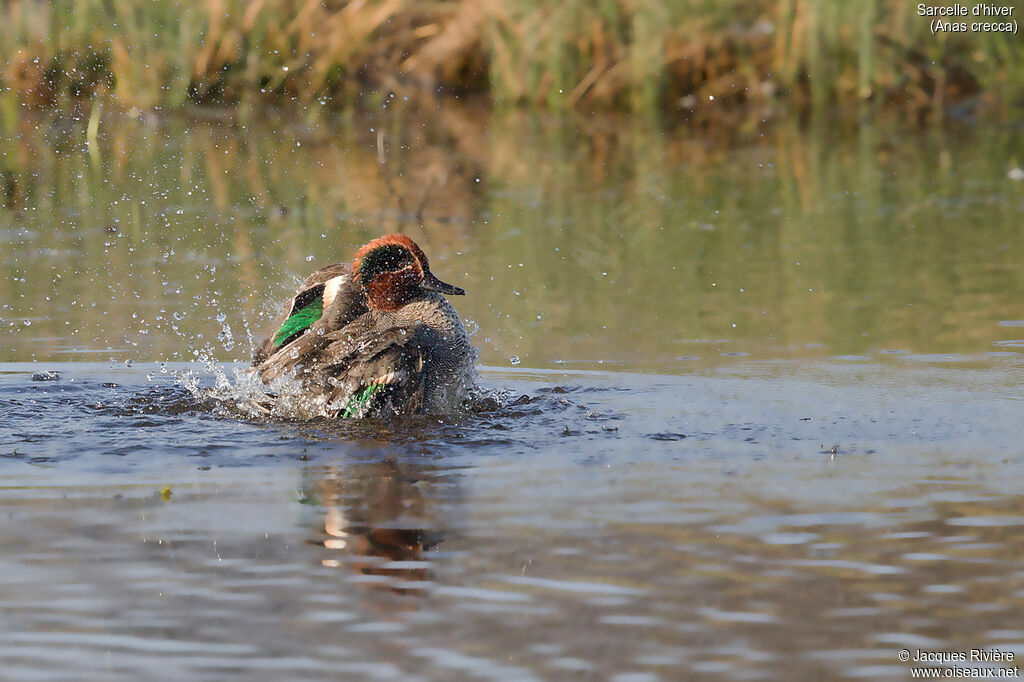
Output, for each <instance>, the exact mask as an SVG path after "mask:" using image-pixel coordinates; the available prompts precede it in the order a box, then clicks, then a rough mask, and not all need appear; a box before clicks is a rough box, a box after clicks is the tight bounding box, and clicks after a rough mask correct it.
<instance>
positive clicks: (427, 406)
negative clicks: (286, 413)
mask: <svg viewBox="0 0 1024 682" xmlns="http://www.w3.org/2000/svg"><path fill="white" fill-rule="evenodd" d="M465 293H466V292H465V290H463V289H461V288H460V287H457V286H454V285H452V284H446V283H445V282H442V281H441V280H439V279H438V278H437V277H436V276H435V275H434V274H433V273H432V272H431V271H430V265H429V263H428V261H427V257H426V255H425V254H424V253H423V250H422V249H421V248H420V247H419V246H418V245H417V244H416V243H415V242H414V241H413V240H412V239H410V238H409V237H408V236H406V235H404V234H389V235H385V236H382V237H378V238H377V239H374V240H372V241H370V242H369V243H368V244H365V245H364V246H362V247H361V248H359V250H358V251H356V254H355V257H354V258H353V260H352V263H351V265H346V264H343V263H335V264H333V265H328V266H326V267H323V268H321V269H319V270H317V271H316V272H314V273H312V274H311V275H309V276H308V277H307V278H306V279H305V280H304V281H303V282H302V284H301V285H300V286H299V289H298V291H297V292H296V293H295V295H294V296H292V298H291V299H290V300H288V301H287V302H286V303H285V304H284V306H283V309H282V311H281V314H280V315H279V316H278V318H277V320H276V321H275V323H274V326H273V330H274V331H273V333H272V334H271V335H269V336H268V337H267V338H266V339H264V340H263V341H262V343H260V344H259V345H258V346H257V348H256V351H255V353H254V356H253V367H252V371H254V372H256V373H258V375H259V377H260V379H261V380H262V381H263V383H264V384H269V383H271V382H273V381H275V380H276V379H278V378H280V377H287V376H290V377H293V378H294V379H296V380H298V381H299V382H300V386H301V394H302V395H303V396H305V397H309V398H311V399H313V400H315V401H316V404H318V405H319V406H321V413H322V414H324V415H325V416H330V417H343V418H363V417H373V418H384V417H391V416H399V415H412V414H423V413H446V412H454V411H456V410H457V408H458V406H459V405H460V404H461V402H462V400H463V399H464V398H465V396H466V393H467V391H468V389H469V387H470V385H471V384H472V376H473V365H474V357H475V353H474V351H473V349H472V346H471V345H470V342H469V335H468V334H467V333H466V328H465V325H464V324H463V323H462V319H461V318H460V317H459V314H458V312H456V310H455V307H454V306H453V305H452V304H451V303H450V302H449V301H448V299H447V298H445V296H462V295H465Z"/></svg>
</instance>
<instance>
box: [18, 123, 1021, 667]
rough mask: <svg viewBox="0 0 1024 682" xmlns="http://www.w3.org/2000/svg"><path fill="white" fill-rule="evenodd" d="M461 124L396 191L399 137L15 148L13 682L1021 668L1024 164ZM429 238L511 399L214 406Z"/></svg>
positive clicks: (643, 133) (154, 127)
mask: <svg viewBox="0 0 1024 682" xmlns="http://www.w3.org/2000/svg"><path fill="white" fill-rule="evenodd" d="M437 116H438V118H437V119H431V120H429V121H427V122H428V123H430V125H420V121H419V120H417V119H409V118H405V119H402V118H401V117H399V119H398V120H397V122H396V121H388V122H386V127H385V130H388V131H389V133H388V134H389V136H391V135H393V136H394V137H395V138H396V140H395V141H394V142H392V143H389V146H388V153H389V154H391V155H392V156H391V157H390V158H389V160H388V164H387V165H386V166H385V167H383V168H382V167H381V166H380V165H379V163H378V159H377V148H376V136H375V134H373V133H371V132H369V131H368V130H367V128H369V127H371V126H372V125H376V123H374V124H363V123H348V124H345V123H341V122H339V123H338V124H337V126H336V128H333V129H327V128H326V127H323V126H316V127H310V128H309V129H306V128H303V127H301V126H295V125H285V124H283V123H282V120H281V119H273V118H271V119H269V120H266V121H247V122H245V123H244V126H245V127H244V128H243V127H241V126H242V125H243V124H242V123H238V124H237V125H230V124H228V123H224V122H216V121H213V122H209V121H208V122H197V121H190V120H179V119H173V118H171V119H156V120H148V119H147V120H142V121H134V120H132V119H122V120H119V121H117V125H113V122H105V123H104V124H103V125H102V126H101V134H100V138H101V145H100V149H99V150H98V151H97V152H96V154H90V153H89V151H88V150H87V149H86V148H85V147H84V146H83V145H82V144H81V141H82V139H84V132H83V131H82V130H80V128H81V126H82V123H81V122H79V123H77V124H75V123H73V122H72V123H67V124H66V125H65V124H62V123H61V122H59V121H57V122H55V121H47V120H41V121H36V122H33V121H31V120H30V119H26V120H25V121H22V122H20V126H21V127H20V128H19V129H18V130H17V131H15V132H16V134H9V135H4V136H2V137H0V144H2V145H4V147H3V154H0V160H2V163H3V164H6V166H4V168H5V169H6V170H5V171H4V172H5V175H4V178H6V180H5V182H6V183H7V184H6V185H5V187H7V190H6V192H7V193H6V194H5V195H3V196H5V197H6V199H5V201H6V202H7V203H6V206H7V209H5V210H2V211H0V241H2V243H3V247H2V250H0V269H2V270H3V274H4V277H3V278H2V280H0V318H2V322H0V329H2V330H4V331H3V334H4V344H3V349H2V350H0V415H2V417H0V471H2V476H3V478H2V484H0V485H2V487H0V538H3V539H2V541H0V629H2V631H3V632H4V633H5V635H4V637H3V641H2V642H0V662H2V665H3V669H4V676H5V678H6V679H12V680H30V679H82V677H83V675H85V676H86V677H88V678H90V679H106V680H135V679H139V678H141V677H146V678H148V679H182V678H186V677H187V678H189V679H211V680H213V679H216V680H229V679H245V680H252V679H257V680H262V679H265V680H277V679H295V678H299V677H302V678H308V679H338V678H342V679H381V680H389V679H401V680H406V679H408V680H449V679H501V680H506V679H508V680H534V679H536V680H570V679H571V680H576V679H595V680H614V681H615V682H630V681H633V682H637V681H640V680H644V681H647V680H676V679H797V680H803V679H807V680H810V679H848V678H864V679H907V678H908V677H909V675H910V673H909V668H910V665H909V664H906V663H903V662H901V661H900V660H899V658H898V652H899V650H900V649H903V648H907V649H910V650H911V651H916V650H917V649H924V650H930V651H944V652H950V651H961V650H967V649H970V648H997V649H999V650H1002V651H1009V652H1015V653H1016V654H1017V656H1018V657H1019V656H1024V630H1022V629H1021V628H1020V626H1019V613H1020V611H1021V607H1022V602H1024V581H1022V576H1024V566H1022V564H1021V561H1020V559H1019V556H1018V555H1019V554H1020V547H1021V546H1022V541H1024V511H1022V510H1024V498H1022V496H1021V494H1020V489H1021V481H1022V474H1024V447H1022V445H1021V443H1022V442H1024V441H1022V437H1024V425H1022V421H1021V419H1020V413H1021V408H1022V402H1021V399H1022V398H1021V396H1022V392H1021V386H1022V385H1024V362H1022V356H1021V349H1022V348H1024V339H1022V338H1021V337H1022V336H1024V331H1022V327H1024V322H1022V320H1024V271H1022V270H1021V267H1020V254H1021V253H1024V243H1022V239H1024V238H1022V236H1021V232H1020V230H1019V225H1020V224H1021V216H1022V213H1024V195H1022V189H1024V187H1022V185H1021V183H1019V182H1017V181H1014V180H1013V179H1012V178H1011V177H1008V175H1007V173H1008V170H1009V169H1011V168H1012V167H1013V165H1014V159H1019V158H1024V155H1022V154H1021V151H1022V150H1021V148H1020V145H1021V141H1020V139H1019V136H1017V135H1014V134H1012V131H1002V130H999V129H995V128H986V129H981V128H979V129H977V130H974V131H956V132H955V135H958V136H960V137H959V138H958V139H959V140H960V141H961V144H956V145H952V144H949V143H948V142H947V141H948V140H950V139H953V138H952V135H953V134H954V133H949V134H941V135H940V134H936V135H934V136H930V135H927V134H924V135H918V136H912V135H910V134H909V133H907V132H906V131H901V130H898V129H893V130H881V131H876V130H872V129H868V128H864V129H862V130H861V131H859V132H858V133H857V134H856V135H854V136H853V137H852V138H851V139H846V138H840V139H831V138H829V136H828V135H826V134H824V133H822V132H821V131H817V130H811V131H797V130H795V129H793V130H787V129H785V128H780V129H776V130H773V131H767V132H765V133H764V135H763V136H762V133H761V132H760V131H758V132H752V133H750V134H749V141H747V142H745V143H744V144H741V145H740V146H739V147H736V146H725V145H723V144H720V142H719V141H718V140H716V139H715V138H714V136H711V135H709V136H707V137H702V138H700V139H697V137H698V136H697V135H696V133H695V132H693V131H680V132H677V133H672V134H668V135H664V136H663V135H661V134H659V133H655V132H652V130H650V129H649V127H647V126H644V125H638V124H624V125H623V128H622V129H621V130H620V131H616V132H609V131H603V130H583V131H576V130H575V129H574V128H572V127H571V126H569V125H568V124H566V123H565V122H562V123H559V122H554V123H550V124H543V125H539V126H531V125H529V124H526V123H524V121H523V120H521V119H519V118H517V117H515V116H503V115H499V114H493V116H492V117H490V118H486V119H478V118H475V117H473V116H470V115H468V114H465V112H462V113H460V112H448V113H447V114H445V115H444V116H442V115H440V114H438V115H437ZM460 116H461V118H460ZM62 126H64V127H62ZM456 130H457V131H459V135H458V136H455V137H453V136H452V135H453V133H452V131H456ZM387 139H390V137H389V138H387ZM296 140H301V141H302V146H301V147H296V146H295V141H296ZM29 160H31V162H30V161H29ZM389 173H391V174H392V175H390V176H389V178H388V179H387V180H386V181H385V177H384V176H385V175H386V174H389ZM424 196H425V197H426V200H424V198H423V197H424ZM421 204H422V213H423V216H424V223H425V226H424V227H422V228H421V227H419V226H418V225H417V222H418V221H417V220H416V219H415V214H416V213H417V212H418V211H419V210H420V205H421ZM382 225H383V227H382ZM394 228H401V229H404V230H407V231H408V232H409V233H410V234H411V235H412V236H413V237H414V238H415V239H417V241H419V242H420V243H421V244H422V245H423V246H424V248H425V250H426V251H427V254H428V256H429V257H430V259H431V266H432V269H433V270H434V271H435V272H436V273H437V274H438V276H440V277H441V278H442V279H444V280H445V281H450V282H452V283H454V284H457V285H460V286H464V287H465V288H466V289H467V291H468V292H469V294H468V295H467V296H466V297H464V298H463V297H460V298H459V299H458V300H457V301H455V303H456V305H457V307H458V309H459V310H460V312H461V313H462V314H463V316H464V317H465V318H467V320H469V322H468V324H467V326H469V327H470V328H471V329H475V330H476V331H475V333H474V335H473V341H474V343H475V344H476V345H478V346H480V354H481V361H482V363H483V367H482V368H481V382H482V384H483V387H484V388H485V389H486V395H487V396H489V398H490V399H489V400H488V399H483V400H478V401H477V402H476V404H475V407H474V409H473V410H471V411H469V412H467V413H466V414H461V415H448V416H441V417H436V416H431V417H420V418H415V419H410V420H403V421H399V422H374V421H364V422H330V421H326V420H311V421H304V420H295V419H283V418H270V419H268V418H264V417H262V416H261V415H259V414H258V413H255V412H252V411H250V410H249V409H248V407H247V403H246V396H245V393H244V392H243V391H241V390H226V389H225V388H224V386H223V385H221V386H220V387H219V388H218V387H217V382H218V376H226V377H233V376H234V374H235V372H236V371H237V372H242V371H243V370H244V368H245V358H246V356H247V354H248V353H249V352H250V350H251V341H250V339H251V337H254V336H258V335H259V334H260V333H262V331H263V326H264V325H265V323H266V321H267V320H268V319H269V317H272V316H273V314H274V313H275V312H276V307H275V306H276V304H277V303H279V301H280V298H281V297H282V296H283V295H286V293H287V291H288V289H289V287H291V286H293V285H294V283H295V282H296V280H297V278H298V277H300V276H301V275H303V274H304V273H305V272H307V271H308V270H309V269H310V268H312V267H319V266H320V265H323V264H326V263H328V262H333V261H334V260H337V259H343V258H347V257H348V255H349V254H351V252H352V250H353V249H354V247H355V246H357V245H358V244H360V243H362V242H364V241H366V239H367V238H368V237H370V236H374V235H375V234H377V233H378V232H380V231H382V230H384V229H394ZM310 256H312V259H311V260H308V259H309V257H310ZM26 323H30V324H26ZM513 358H514V359H513ZM189 387H192V390H189ZM1017 662H1019V659H1018V661H1017ZM967 665H971V664H967ZM974 665H976V664H974ZM83 671H88V672H83Z"/></svg>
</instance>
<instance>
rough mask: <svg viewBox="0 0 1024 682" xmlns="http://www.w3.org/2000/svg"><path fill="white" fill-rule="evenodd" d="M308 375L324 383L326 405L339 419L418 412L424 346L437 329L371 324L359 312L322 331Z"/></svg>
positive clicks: (426, 359)
mask: <svg viewBox="0 0 1024 682" xmlns="http://www.w3.org/2000/svg"><path fill="white" fill-rule="evenodd" d="M326 337H327V339H328V341H329V343H328V345H327V346H325V347H324V349H323V351H322V352H321V353H320V355H319V358H318V364H317V368H316V372H315V375H314V378H313V381H315V382H316V383H317V384H318V385H321V386H326V387H328V392H327V395H328V402H327V404H328V405H333V406H334V408H335V409H336V410H337V411H338V413H339V414H340V415H341V416H344V417H368V416H374V417H383V416H388V415H394V414H413V413H415V412H418V411H419V410H420V409H421V408H422V406H423V402H424V393H425V388H426V381H425V380H426V372H425V371H424V368H425V367H426V365H427V363H428V362H429V357H430V355H429V349H430V348H432V347H433V346H434V345H435V344H436V343H437V342H438V339H437V337H438V333H437V331H436V330H434V329H432V328H431V327H429V326H427V325H425V324H423V323H421V322H395V323H393V324H390V325H388V326H381V325H380V324H375V321H374V320H373V319H371V316H369V315H367V316H364V317H362V318H360V319H358V320H356V321H354V322H353V323H351V324H349V325H348V326H346V327H345V328H344V329H341V330H338V331H336V332H332V333H330V334H327V335H326Z"/></svg>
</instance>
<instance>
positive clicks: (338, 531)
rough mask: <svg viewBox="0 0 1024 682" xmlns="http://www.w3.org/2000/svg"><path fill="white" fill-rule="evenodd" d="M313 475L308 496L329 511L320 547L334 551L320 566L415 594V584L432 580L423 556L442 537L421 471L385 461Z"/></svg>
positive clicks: (350, 466) (331, 469)
mask: <svg viewBox="0 0 1024 682" xmlns="http://www.w3.org/2000/svg"><path fill="white" fill-rule="evenodd" d="M311 473H315V480H314V481H312V482H311V483H310V490H309V492H310V495H309V497H310V498H311V499H315V500H316V501H317V503H318V505H319V506H322V507H326V509H327V511H326V513H325V515H324V525H323V528H324V533H325V535H326V537H325V538H324V539H323V540H322V544H323V546H324V547H326V548H327V549H328V550H332V551H331V552H330V554H329V555H328V556H327V557H325V558H324V559H323V560H322V561H321V563H322V564H323V565H324V566H329V567H346V568H350V569H352V570H354V571H357V572H358V573H360V574H362V575H366V576H378V577H381V578H386V579H387V580H384V581H381V582H377V581H368V582H365V583H363V584H364V585H366V586H368V587H385V588H387V589H390V590H393V591H395V592H417V591H418V589H417V587H416V585H415V583H418V582H423V581H427V580H430V579H431V578H432V574H431V571H430V564H429V561H428V560H427V558H426V557H424V555H423V553H424V552H425V551H427V550H429V549H431V548H433V547H434V546H436V545H437V544H438V543H439V542H441V540H442V535H441V533H440V531H439V530H437V529H436V527H435V526H434V524H435V520H434V519H433V518H432V514H431V512H430V506H431V505H430V503H429V502H428V500H427V499H426V498H424V496H423V493H422V491H421V486H422V485H425V484H426V483H425V482H424V481H423V480H422V478H423V476H424V474H425V473H426V472H425V471H423V470H422V469H419V468H417V467H416V466H415V465H413V464H411V463H409V462H403V463H401V464H399V463H398V462H397V461H395V460H393V459H385V460H383V461H379V462H370V463H361V464H360V463H346V465H344V466H331V467H326V468H324V469H319V470H315V472H311Z"/></svg>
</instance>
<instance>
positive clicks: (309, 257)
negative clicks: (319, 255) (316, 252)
mask: <svg viewBox="0 0 1024 682" xmlns="http://www.w3.org/2000/svg"><path fill="white" fill-rule="evenodd" d="M314 258H316V256H313V255H309V256H306V262H307V263H309V262H311V261H312V260H313V259H314Z"/></svg>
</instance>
